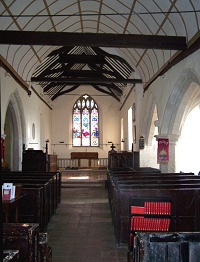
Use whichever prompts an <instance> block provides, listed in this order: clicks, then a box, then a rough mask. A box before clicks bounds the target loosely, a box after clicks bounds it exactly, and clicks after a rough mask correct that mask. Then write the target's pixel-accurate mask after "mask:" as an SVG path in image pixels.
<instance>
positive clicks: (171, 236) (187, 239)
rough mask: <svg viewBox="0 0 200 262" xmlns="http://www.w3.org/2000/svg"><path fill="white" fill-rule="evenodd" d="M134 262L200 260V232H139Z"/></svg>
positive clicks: (190, 261) (130, 257)
mask: <svg viewBox="0 0 200 262" xmlns="http://www.w3.org/2000/svg"><path fill="white" fill-rule="evenodd" d="M128 261H132V262H144V261H156V262H163V261H169V262H170V261H171V262H174V261H176V262H182V261H187V262H199V261H200V232H187V233H186V232H170V233H168V232H159V233H155V232H137V233H136V235H135V237H134V250H133V252H132V253H131V254H129V260H128Z"/></svg>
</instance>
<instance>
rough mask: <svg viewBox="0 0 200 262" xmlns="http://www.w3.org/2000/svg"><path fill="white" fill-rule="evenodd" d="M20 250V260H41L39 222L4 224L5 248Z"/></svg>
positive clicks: (35, 261)
mask: <svg viewBox="0 0 200 262" xmlns="http://www.w3.org/2000/svg"><path fill="white" fill-rule="evenodd" d="M11 249H12V250H19V262H40V260H39V226H38V224H28V223H27V224H20V223H19V224H12V223H8V224H3V250H11Z"/></svg>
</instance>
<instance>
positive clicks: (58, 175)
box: [2, 171, 61, 207]
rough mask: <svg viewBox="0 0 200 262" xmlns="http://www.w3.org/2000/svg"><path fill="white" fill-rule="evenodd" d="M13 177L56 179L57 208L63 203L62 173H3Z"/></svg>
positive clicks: (55, 198)
mask: <svg viewBox="0 0 200 262" xmlns="http://www.w3.org/2000/svg"><path fill="white" fill-rule="evenodd" d="M11 175H13V176H14V175H16V176H17V175H19V176H21V177H22V176H23V177H28V176H31V177H33V178H37V177H44V178H48V177H52V178H53V179H54V183H55V192H56V193H55V196H54V201H55V207H57V206H58V205H59V204H60V201H61V172H41V171H40V172H27V171H26V172H23V171H10V172H2V176H5V177H7V176H9V177H10V176H11Z"/></svg>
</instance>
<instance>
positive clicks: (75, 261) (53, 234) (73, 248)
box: [48, 183, 127, 262]
mask: <svg viewBox="0 0 200 262" xmlns="http://www.w3.org/2000/svg"><path fill="white" fill-rule="evenodd" d="M48 244H49V246H51V247H52V250H53V252H52V261H53V262H61V261H62V262H111V261H112V262H126V261H127V247H125V248H117V246H116V244H115V237H114V231H113V225H112V219H111V212H110V207H109V203H108V192H107V189H106V188H105V186H104V184H103V183H98V184H95V183H94V184H93V185H86V186H84V185H83V187H81V186H80V185H79V186H78V185H77V187H64V186H62V191H61V204H60V205H59V207H58V209H57V210H56V214H55V215H54V216H53V218H52V219H51V222H50V223H49V225H48Z"/></svg>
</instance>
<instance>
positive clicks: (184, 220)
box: [113, 184, 200, 245]
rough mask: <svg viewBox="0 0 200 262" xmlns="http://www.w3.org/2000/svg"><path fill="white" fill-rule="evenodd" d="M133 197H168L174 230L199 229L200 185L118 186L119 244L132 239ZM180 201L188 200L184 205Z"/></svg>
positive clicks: (116, 219)
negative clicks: (130, 230) (131, 213)
mask: <svg viewBox="0 0 200 262" xmlns="http://www.w3.org/2000/svg"><path fill="white" fill-rule="evenodd" d="M131 197H142V198H143V197H146V198H148V197H168V198H170V199H171V202H172V215H171V224H170V231H175V232H176V231H177V232H178V231H199V230H200V226H199V219H200V215H199V211H198V210H199V209H200V204H199V197H200V187H199V185H192V184H190V185H188V184H187V185H179V186H178V185H173V184H171V185H162V186H158V185H152V186H151V187H150V188H148V187H146V188H143V187H137V186H135V187H132V188H129V189H127V188H123V189H121V188H120V187H119V188H117V189H116V192H115V196H114V200H113V205H114V206H115V209H114V210H113V211H114V214H113V218H114V228H115V235H116V240H117V243H118V245H121V244H127V243H128V238H127V235H128V232H129V219H130V198H131ZM180 203H184V204H183V205H181V204H180Z"/></svg>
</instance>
